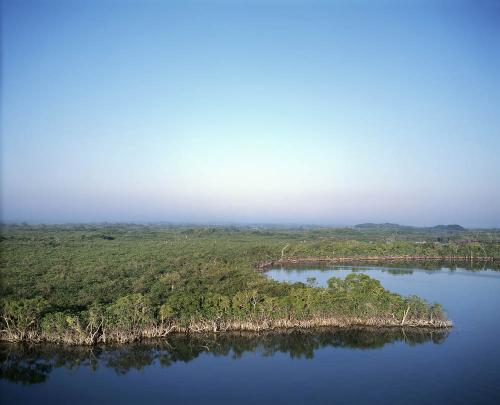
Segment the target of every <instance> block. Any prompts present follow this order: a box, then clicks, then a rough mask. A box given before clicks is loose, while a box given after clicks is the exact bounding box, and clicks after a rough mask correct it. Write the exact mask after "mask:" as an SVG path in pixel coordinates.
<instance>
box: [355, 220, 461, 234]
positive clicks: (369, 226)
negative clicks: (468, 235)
mask: <svg viewBox="0 0 500 405" xmlns="http://www.w3.org/2000/svg"><path fill="white" fill-rule="evenodd" d="M354 227H355V228H358V229H379V230H411V229H414V230H417V229H426V230H435V231H448V232H449V231H452V232H457V231H465V230H466V229H465V228H464V227H462V226H460V225H457V224H453V225H436V226H433V227H416V226H409V225H399V224H392V223H390V222H386V223H383V224H374V223H371V222H368V223H364V224H358V225H354Z"/></svg>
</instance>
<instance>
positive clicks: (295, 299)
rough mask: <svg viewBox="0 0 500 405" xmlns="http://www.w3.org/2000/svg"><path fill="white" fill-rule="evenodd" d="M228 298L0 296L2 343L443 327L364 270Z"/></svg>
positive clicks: (424, 307)
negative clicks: (82, 302)
mask: <svg viewBox="0 0 500 405" xmlns="http://www.w3.org/2000/svg"><path fill="white" fill-rule="evenodd" d="M274 292H275V293H281V294H280V295H278V294H274V295H270V294H266V293H262V292H259V291H258V290H247V291H238V292H236V293H235V294H233V295H223V294H220V293H216V292H208V291H207V292H205V293H201V294H200V293H196V292H195V291H191V292H190V293H183V292H180V293H177V292H172V293H171V294H168V297H167V299H166V300H165V302H163V303H161V304H158V303H157V304H155V303H154V299H153V298H152V296H150V295H143V294H140V293H136V294H129V295H126V296H123V297H120V298H118V299H116V300H115V301H114V302H112V303H110V304H107V305H105V304H101V303H97V302H96V303H93V304H92V305H90V306H89V307H88V308H85V309H83V310H81V311H78V312H74V311H58V310H56V309H55V308H51V307H50V304H49V303H48V301H46V300H45V299H42V298H33V299H23V300H9V299H6V300H3V302H2V337H3V339H5V340H9V341H33V342H39V341H48V342H63V343H76V344H97V343H109V342H119V343H124V342H130V341H137V340H141V339H143V338H153V337H164V336H167V335H168V334H169V333H172V332H208V331H212V332H218V331H229V330H246V331H258V330H268V329H273V328H289V327H313V326H326V325H329V326H352V325H368V326H396V325H407V326H434V327H445V326H449V325H450V323H449V321H447V320H446V317H445V315H444V313H443V310H442V308H441V307H440V306H439V305H438V304H433V305H429V304H428V303H426V302H425V301H424V300H422V299H420V298H418V297H415V296H411V297H406V298H404V297H401V296H399V295H397V294H393V293H390V292H388V291H387V290H385V289H384V288H383V287H382V286H381V284H380V282H379V281H378V280H374V279H372V278H370V277H369V276H367V275H365V274H350V275H348V276H347V277H346V279H345V280H342V279H338V278H331V279H330V280H329V281H328V288H314V287H310V286H306V285H303V284H295V285H292V286H283V288H281V289H280V288H275V289H274Z"/></svg>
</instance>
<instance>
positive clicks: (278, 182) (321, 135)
mask: <svg viewBox="0 0 500 405" xmlns="http://www.w3.org/2000/svg"><path fill="white" fill-rule="evenodd" d="M1 59H2V61H1V63H2V80H1V81H2V90H1V96H2V111H1V115H2V141H1V158H2V159H1V161H2V162H1V167H2V175H1V220H2V221H4V222H37V223H99V222H109V223H114V222H137V223H147V222H151V223H154V222H172V223H193V224H230V223H234V224H257V223H261V224H293V225H300V224H307V225H325V226H326V225H330V226H333V225H335V226H352V225H355V224H359V223H366V222H373V223H384V222H390V223H398V224H403V225H413V226H434V225H438V224H460V225H462V226H464V227H467V228H491V227H500V204H499V203H498V202H499V201H500V186H499V184H500V182H499V179H500V161H499V159H498V155H499V154H500V153H499V152H500V114H499V113H498V110H499V106H500V75H499V73H498V72H500V3H498V2H489V1H454V2H451V1H434V2H432V1H422V2H407V3H405V4H403V3H402V2H397V1H381V2H377V3H376V4H375V3H374V2H368V1H355V2H352V3H350V2H344V1H337V2H323V1H312V2H305V1H299V0H297V1H285V0H283V1H278V0H275V1H269V2H263V1H250V0H249V1H237V2H229V1H206V2H200V1H185V2H181V1H171V2H159V1H158V2H157V1H144V2H134V1H92V0H91V1H67V2H62V1H61V2H60V1H56V0H49V1H43V0H42V1H3V2H2V58H1Z"/></svg>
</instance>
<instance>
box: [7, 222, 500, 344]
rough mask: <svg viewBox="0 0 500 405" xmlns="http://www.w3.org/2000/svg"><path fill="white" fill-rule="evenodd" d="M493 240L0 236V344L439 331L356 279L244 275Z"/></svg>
mask: <svg viewBox="0 0 500 405" xmlns="http://www.w3.org/2000/svg"><path fill="white" fill-rule="evenodd" d="M499 240H500V232H498V231H495V230H490V231H466V232H456V231H448V230H443V231H437V230H433V231H432V232H429V231H428V230H419V229H418V228H415V229H412V230H411V231H408V232H406V233H405V232H403V231H398V232H395V231H394V230H393V229H391V230H390V231H387V230H385V229H383V230H379V229H369V230H364V229H357V228H341V229H333V228H298V229H292V228H290V229H283V228H272V227H266V228H264V227H262V228H258V227H188V226H185V227H183V226H176V227H172V226H139V225H71V226H28V225H10V226H2V235H1V242H0V247H1V262H0V270H1V280H2V284H1V289H0V292H1V297H2V326H1V328H2V338H3V339H7V340H11V341H20V340H30V341H41V340H46V341H55V342H67V343H86V344H94V343H98V342H111V341H116V342H126V341H131V340H139V339H141V338H143V337H158V336H165V335H166V334H168V333H170V332H173V331H199V332H202V331H221V330H263V329H270V328H277V327H309V326H321V325H338V326H342V325H354V324H357V325H385V326H389V325H400V324H405V325H408V326H412V325H413V326H421V325H434V326H445V325H447V322H446V319H445V316H444V314H443V311H442V309H441V308H440V306H439V305H437V304H433V305H430V304H428V303H426V302H425V301H423V300H421V299H419V298H418V297H401V296H399V295H396V294H392V293H390V292H388V291H386V290H385V289H384V288H383V287H382V286H381V285H380V283H379V282H378V281H376V280H373V279H371V278H370V277H368V276H366V275H359V274H356V275H352V276H349V277H348V278H346V280H337V279H332V280H330V283H329V287H328V288H326V289H323V288H316V287H314V282H313V280H311V282H310V283H308V285H305V284H301V283H297V284H293V285H288V284H280V283H278V282H275V281H272V280H269V279H267V278H266V277H265V276H263V275H262V274H260V273H259V272H257V271H255V268H256V266H257V265H258V264H259V263H262V262H268V261H272V260H277V259H280V258H284V259H287V258H295V259H298V260H300V258H305V257H365V256H381V257H382V256H391V255H397V256H400V255H410V256H432V257H448V256H456V257H470V258H478V257H498V256H500V254H499V250H500V249H499V246H500V242H499Z"/></svg>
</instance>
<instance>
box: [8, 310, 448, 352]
mask: <svg viewBox="0 0 500 405" xmlns="http://www.w3.org/2000/svg"><path fill="white" fill-rule="evenodd" d="M452 327H453V323H452V321H451V320H435V319H411V318H410V319H404V318H403V319H402V320H399V319H396V318H395V317H393V318H390V317H383V318H378V317H370V318H356V317H350V318H338V317H317V318H310V319H288V318H282V319H274V320H263V321H231V320H227V321H219V322H217V321H209V320H207V321H199V322H193V323H191V324H189V325H188V326H179V325H164V326H150V327H147V328H144V329H143V330H141V331H140V332H135V333H127V332H113V333H110V334H109V335H106V334H101V335H98V336H97V335H94V336H88V335H85V334H81V333H78V332H75V331H67V332H66V333H64V334H62V335H58V334H46V333H33V334H28V335H27V336H24V337H22V338H19V337H10V338H9V337H8V336H5V334H2V336H0V342H5V343H21V344H23V343H25V344H39V343H40V344H41V343H54V344H61V345H81V346H95V345H100V344H128V343H134V342H145V341H149V340H154V339H167V338H168V336H170V335H175V334H183V335H195V334H207V333H213V334H218V335H226V334H232V333H257V334H259V333H270V332H279V331H295V330H297V331H300V330H314V329H319V328H331V329H357V328H364V329H367V330H373V331H379V330H380V331H382V330H384V329H399V328H408V329H414V330H420V329H422V330H425V329H440V330H446V329H451V328H452Z"/></svg>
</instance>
